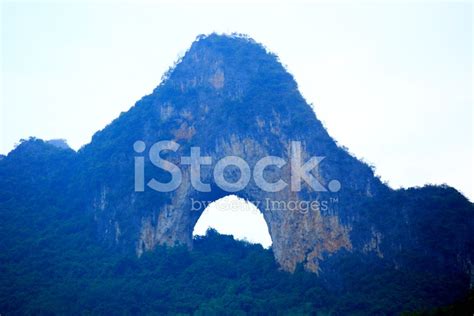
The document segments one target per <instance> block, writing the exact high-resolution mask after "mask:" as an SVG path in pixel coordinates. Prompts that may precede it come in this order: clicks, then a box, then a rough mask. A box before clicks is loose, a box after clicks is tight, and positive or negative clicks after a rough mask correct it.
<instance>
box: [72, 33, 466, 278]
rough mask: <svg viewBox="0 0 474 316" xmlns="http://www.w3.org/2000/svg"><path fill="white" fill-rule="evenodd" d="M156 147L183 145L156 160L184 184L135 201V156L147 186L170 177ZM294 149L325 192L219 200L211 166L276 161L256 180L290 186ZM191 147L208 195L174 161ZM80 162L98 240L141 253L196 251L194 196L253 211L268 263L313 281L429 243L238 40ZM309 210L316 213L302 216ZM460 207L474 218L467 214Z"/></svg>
mask: <svg viewBox="0 0 474 316" xmlns="http://www.w3.org/2000/svg"><path fill="white" fill-rule="evenodd" d="M162 140H171V141H174V142H176V143H177V144H179V149H177V150H176V151H175V152H172V151H169V152H166V153H164V154H163V157H164V158H165V159H167V160H168V161H170V162H172V163H174V164H176V165H177V166H179V167H180V169H181V170H182V171H183V181H182V183H181V185H180V186H179V187H178V188H177V189H176V190H174V191H172V192H168V193H161V192H156V191H154V190H152V189H151V188H150V187H149V186H147V185H145V188H144V191H143V192H135V190H134V175H135V174H134V163H135V159H136V157H144V158H143V159H144V175H145V184H146V183H148V181H150V180H151V179H158V180H160V179H161V180H162V182H167V181H169V173H167V172H163V170H161V169H160V168H157V167H156V166H154V165H153V164H152V162H151V161H150V157H149V150H150V148H151V146H152V145H153V144H154V143H156V142H157V141H162ZM136 141H143V142H144V144H145V150H144V151H143V152H141V153H137V152H135V151H134V149H133V148H134V147H133V146H134V143H135V142H136ZM294 142H297V143H294ZM295 144H298V145H295ZM294 146H298V150H300V152H301V160H302V161H303V162H306V161H308V160H309V159H310V158H311V157H313V156H318V157H324V159H323V160H321V162H320V163H319V166H318V168H315V169H314V170H312V175H313V176H314V177H315V178H316V179H317V180H318V182H319V183H320V184H321V186H322V189H321V188H320V189H319V190H314V188H311V187H310V186H309V185H308V184H305V183H303V185H302V187H301V190H299V191H294V190H291V189H290V187H289V186H288V187H287V188H285V189H283V190H281V191H279V192H267V191H265V190H262V189H261V188H259V187H258V186H257V185H256V183H255V181H254V180H253V179H251V180H250V182H249V184H248V185H247V186H246V187H245V188H243V189H242V190H239V191H237V192H227V191H226V190H223V189H222V188H220V187H219V186H218V185H217V184H216V183H215V180H214V178H213V176H212V175H213V174H212V170H213V167H214V166H215V164H216V162H217V161H219V160H220V159H222V158H224V157H227V156H237V157H240V158H242V159H244V160H245V161H246V162H247V163H248V164H249V165H250V166H251V167H253V166H255V164H256V163H257V161H259V160H260V159H261V158H263V157H265V156H277V157H281V158H283V160H285V161H286V162H288V163H287V164H285V165H283V166H282V167H281V168H274V167H273V168H271V167H270V168H267V169H265V172H264V178H265V179H268V181H269V182H274V181H277V180H278V179H280V178H281V179H283V180H284V181H286V182H287V183H290V182H291V174H292V170H293V173H294V172H295V169H292V168H291V166H290V165H291V163H290V161H291V153H292V150H295V149H296V148H295V147H294ZM191 147H199V148H200V152H201V156H208V157H211V158H212V164H211V166H206V167H202V170H201V174H202V178H201V179H202V182H203V183H208V184H210V185H211V188H212V190H211V192H199V191H197V190H195V189H194V188H193V187H192V185H191V183H190V181H189V178H190V173H191V170H190V168H189V166H188V165H184V164H182V163H181V161H180V157H183V156H189V153H190V150H191ZM78 161H79V162H78V164H79V165H80V166H81V167H82V168H84V170H85V172H84V173H83V174H84V175H83V176H82V178H81V177H78V179H77V180H76V181H77V182H78V183H81V184H82V186H83V187H85V188H86V191H87V192H90V195H91V198H90V199H89V202H88V203H87V207H88V209H89V210H90V211H91V212H93V213H94V216H95V218H96V221H97V223H98V227H99V228H98V233H99V234H98V235H99V236H100V238H101V239H103V240H104V241H105V242H108V243H109V244H110V245H111V246H113V247H117V248H119V249H123V250H125V251H135V252H136V253H137V255H141V254H142V253H143V252H144V251H152V250H153V248H154V247H155V246H156V245H170V246H173V245H175V244H185V245H188V246H189V247H192V243H193V240H192V231H193V228H194V225H195V223H196V222H197V220H198V219H199V216H200V215H201V212H202V211H203V210H201V211H191V201H192V199H193V200H204V201H214V200H217V199H219V198H221V197H223V196H226V195H228V194H237V195H238V196H240V197H242V198H245V199H248V200H250V201H252V202H253V203H254V204H256V205H257V207H258V208H259V209H260V211H261V212H262V213H263V215H264V218H265V220H266V222H267V224H268V227H269V232H270V235H271V237H272V241H273V246H272V249H273V252H274V255H275V259H276V260H277V262H278V263H279V264H280V265H281V267H282V268H283V269H285V270H288V271H294V270H295V268H296V266H297V265H298V264H303V265H304V266H305V268H306V269H308V270H310V271H313V272H319V271H320V269H321V262H322V261H324V260H326V259H328V258H330V257H332V256H333V255H335V254H352V255H354V256H376V257H378V258H385V260H388V261H390V262H392V263H394V264H398V263H397V262H399V261H400V260H402V259H400V258H398V257H397V256H398V254H399V253H400V252H401V251H404V250H407V249H414V245H419V244H423V242H425V241H424V240H420V238H419V236H418V235H417V234H418V232H417V231H416V230H415V229H414V224H413V222H412V221H413V220H414V221H417V219H416V220H415V218H417V217H416V214H415V215H414V214H413V213H414V212H415V211H414V208H413V207H412V206H411V205H408V204H403V203H401V204H397V203H391V204H390V206H388V205H387V201H390V200H391V199H394V198H393V196H394V193H393V191H392V190H391V189H390V188H388V187H387V186H385V185H384V184H382V183H381V182H380V181H379V179H378V178H376V177H374V174H373V171H372V170H371V168H370V167H369V166H367V165H366V164H364V163H362V162H361V161H358V160H357V159H356V158H354V157H353V156H351V155H350V154H349V153H347V152H346V151H345V150H344V149H342V148H340V147H338V146H337V144H336V142H335V141H334V140H333V139H332V138H331V137H330V136H329V135H328V133H327V132H326V130H325V129H324V127H323V126H322V124H321V122H320V121H319V120H318V119H317V117H316V116H315V114H314V112H313V110H312V109H311V107H310V106H309V105H308V104H307V103H306V101H305V100H304V99H303V98H302V96H301V94H300V93H299V91H298V87H297V84H296V82H295V81H294V80H293V78H292V76H291V75H290V74H288V72H287V71H286V70H285V69H284V67H283V66H282V65H281V64H280V63H279V62H278V59H277V57H276V56H274V55H272V54H270V53H268V52H267V51H266V50H265V49H264V48H263V47H262V46H261V45H259V44H257V43H255V42H254V41H253V40H251V39H248V38H245V37H240V36H219V35H214V34H213V35H209V36H206V37H200V38H198V39H197V40H196V42H194V43H193V45H192V46H191V48H190V49H189V51H188V52H187V53H186V54H185V56H184V57H183V58H182V60H180V61H179V62H178V63H177V65H176V66H175V67H174V68H172V69H170V71H168V73H167V74H166V75H165V77H164V79H163V82H162V83H161V84H160V86H158V87H157V88H156V89H155V90H154V91H153V93H152V94H151V95H148V96H146V97H144V98H143V99H142V100H140V101H138V102H137V104H136V105H135V106H134V107H133V108H132V109H131V110H130V111H128V112H127V113H123V114H122V115H121V116H120V117H119V118H118V119H116V120H115V121H114V122H112V123H111V124H110V125H109V126H108V127H106V128H105V129H104V130H102V131H100V132H98V133H97V134H96V135H94V137H93V140H92V142H91V144H89V145H87V146H86V147H85V148H83V149H82V150H81V151H80V152H79V154H78ZM98 161H100V162H101V163H98ZM227 177H228V178H229V179H230V180H236V179H238V172H237V173H236V171H235V170H230V171H229V172H228V173H227ZM334 180H336V181H334ZM339 185H340V187H339ZM290 201H291V203H290V204H288V202H290ZM280 203H281V204H280ZM308 203H316V205H317V207H313V208H312V209H311V210H309V211H308V209H307V208H306V207H305V206H306V205H307V204H308ZM467 203H468V202H467ZM313 205H314V204H313ZM466 207H467V208H470V211H468V212H471V213H469V214H470V215H469V216H470V219H472V205H471V204H469V203H468V204H467V206H466ZM440 212H441V211H440ZM430 216H431V215H430ZM433 216H434V215H433ZM382 218H383V219H382ZM458 224H459V225H461V226H462V227H461V231H464V232H465V231H468V230H469V227H474V226H473V223H472V220H470V221H469V222H468V223H464V224H462V223H458ZM458 224H456V225H458ZM463 225H464V226H463ZM469 225H471V226H469ZM457 229H459V227H457ZM400 235H401V236H400ZM470 237H472V236H470ZM466 238H467V236H466ZM460 240H461V244H462V246H461V247H460V249H459V252H458V257H459V258H463V259H460V260H458V261H462V264H463V265H464V266H466V267H467V266H469V265H470V263H468V261H469V260H470V259H466V258H467V257H469V256H471V255H472V249H469V247H470V246H469V245H468V244H467V241H466V240H465V239H462V238H461V239H460ZM433 251H435V252H436V251H438V250H436V249H434V250H433ZM469 251H470V253H469ZM438 252H439V251H438ZM467 253H469V255H468V256H467V257H466V255H467ZM460 254H462V255H461V256H459V255H460ZM456 260H457V259H456ZM456 260H454V261H456ZM469 262H470V261H469ZM458 263H459V262H458ZM460 264H461V263H460Z"/></svg>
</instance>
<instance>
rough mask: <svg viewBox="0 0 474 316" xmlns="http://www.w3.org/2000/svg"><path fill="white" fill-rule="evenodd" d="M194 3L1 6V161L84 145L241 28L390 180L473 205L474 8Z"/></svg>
mask: <svg viewBox="0 0 474 316" xmlns="http://www.w3.org/2000/svg"><path fill="white" fill-rule="evenodd" d="M191 3H192V2H176V1H174V2H167V3H158V4H153V3H150V2H140V1H137V2H134V1H131V2H121V4H118V2H104V1H100V2H98V3H92V2H90V1H89V2H79V1H73V2H71V3H69V2H67V3H66V2H59V1H57V2H41V1H36V2H32V3H28V2H23V1H20V2H13V1H3V2H2V6H1V10H2V12H1V28H2V30H1V61H2V62H1V67H2V69H1V74H2V75H1V78H0V79H1V98H0V102H1V103H0V124H1V126H0V153H2V154H7V153H8V152H9V151H10V150H11V149H12V148H13V146H14V144H15V143H16V142H18V140H19V139H20V138H27V137H29V136H36V137H40V138H44V139H51V138H65V139H67V141H68V143H69V144H70V145H71V146H72V147H73V148H74V149H78V148H80V147H81V146H82V145H84V144H86V143H88V142H89V141H90V139H91V136H92V135H93V133H94V132H95V131H97V130H99V129H102V128H103V127H104V126H105V125H106V124H107V123H109V122H110V121H112V120H113V119H114V118H115V117H117V116H118V115H119V114H120V112H122V111H127V110H128V109H129V108H130V107H131V106H133V105H134V103H135V102H136V101H137V100H139V99H140V98H141V97H142V96H144V95H146V94H149V93H151V92H152V90H153V89H154V88H155V87H156V86H157V85H158V84H159V82H160V78H161V76H162V74H163V73H164V72H165V71H166V70H167V69H168V67H169V66H170V65H172V64H173V62H174V61H175V60H176V59H177V58H178V57H179V56H181V55H182V54H183V53H184V52H185V51H186V49H187V48H188V47H189V46H190V45H191V43H192V41H193V40H194V38H195V37H196V36H197V35H198V34H208V33H210V32H214V31H215V32H227V33H230V32H239V33H246V34H248V35H250V36H251V37H253V38H254V39H255V40H257V41H259V42H261V43H263V44H264V45H265V46H266V47H267V48H268V49H269V50H270V51H272V52H274V53H276V54H277V55H279V56H280V59H281V61H282V62H283V63H284V64H285V65H287V68H288V70H289V71H290V72H291V73H292V74H293V75H294V77H295V79H296V81H297V82H298V85H299V87H300V90H301V92H302V94H303V96H304V97H305V98H306V99H307V101H308V102H309V103H311V104H312V105H313V107H314V109H315V112H316V114H317V116H318V118H319V119H320V120H322V121H323V123H324V125H325V126H326V128H327V129H328V131H329V133H330V134H331V135H332V136H333V137H334V138H335V139H336V140H337V141H338V143H339V144H341V145H344V146H346V147H348V148H349V150H350V152H352V153H353V154H355V155H356V156H357V157H358V158H361V159H363V160H365V161H367V162H369V163H371V164H373V165H375V166H376V173H377V174H378V175H380V176H381V178H382V180H383V181H386V182H388V183H389V184H390V185H391V186H392V187H394V188H398V187H400V186H403V187H409V186H417V185H423V184H426V183H434V184H441V183H447V184H448V185H451V186H454V187H455V188H457V189H458V190H460V191H461V192H462V193H464V194H465V195H466V196H468V197H469V198H470V199H471V201H472V200H473V198H474V185H473V181H474V167H473V161H474V159H473V158H474V157H473V156H474V148H473V147H474V145H473V108H472V101H473V99H472V97H473V95H472V60H473V59H472V58H473V55H472V5H471V3H470V2H460V3H440V2H426V1H425V2H420V3H418V4H413V3H407V2H404V3H403V4H375V2H372V4H365V5H350V4H344V3H339V4H329V3H326V4H324V3H321V2H320V3H318V4H305V3H296V2H291V3H293V4H285V3H282V2H280V3H278V4H270V3H269V2H265V3H260V4H255V3H253V2H246V3H244V4H219V2H208V3H207V4H206V3H200V4H191ZM295 3H296V4H295Z"/></svg>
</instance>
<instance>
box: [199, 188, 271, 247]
mask: <svg viewBox="0 0 474 316" xmlns="http://www.w3.org/2000/svg"><path fill="white" fill-rule="evenodd" d="M209 228H214V229H215V230H217V231H218V232H219V233H221V234H224V235H232V236H234V239H237V240H245V241H248V242H250V243H254V244H261V245H262V246H263V247H264V248H269V247H270V246H271V245H272V238H271V237H270V233H269V232H268V226H267V223H266V222H265V219H264V218H263V215H262V213H261V212H260V211H259V210H258V208H257V207H256V206H255V205H254V204H252V203H251V202H248V201H246V200H244V199H242V198H239V197H237V196H236V195H228V196H226V197H223V198H221V199H219V200H217V201H214V202H212V203H210V204H209V205H208V206H207V207H206V209H205V210H204V212H203V213H202V214H201V217H199V220H198V221H197V223H196V225H195V226H194V230H193V236H204V235H205V234H206V231H207V230H208V229H209Z"/></svg>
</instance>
